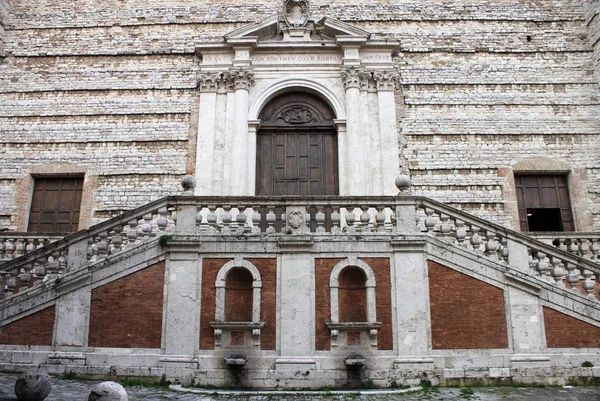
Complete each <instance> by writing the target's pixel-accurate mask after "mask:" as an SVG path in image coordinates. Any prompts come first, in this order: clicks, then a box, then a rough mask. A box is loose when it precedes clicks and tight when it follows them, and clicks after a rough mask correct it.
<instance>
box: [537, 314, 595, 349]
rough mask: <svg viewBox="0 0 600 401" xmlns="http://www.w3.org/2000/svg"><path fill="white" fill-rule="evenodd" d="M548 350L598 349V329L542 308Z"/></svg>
mask: <svg viewBox="0 0 600 401" xmlns="http://www.w3.org/2000/svg"><path fill="white" fill-rule="evenodd" d="M544 327H545V328H546V345H547V347H548V348H588V347H590V348H595V347H600V327H597V326H594V325H591V324H589V323H586V322H583V321H581V320H579V319H576V318H574V317H571V316H568V315H565V314H564V313H561V312H558V311H555V310H554V309H550V308H546V307H544Z"/></svg>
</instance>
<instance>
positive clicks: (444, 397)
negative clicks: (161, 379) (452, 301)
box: [0, 374, 600, 401]
mask: <svg viewBox="0 0 600 401" xmlns="http://www.w3.org/2000/svg"><path fill="white" fill-rule="evenodd" d="M17 377H18V376H17V375H12V374H0V396H12V395H14V385H15V381H16V379H17ZM53 383H54V387H53V389H52V392H51V393H50V396H49V397H48V398H46V401H85V400H87V398H88V395H89V393H90V390H91V388H92V387H93V386H94V384H96V382H93V381H80V380H62V379H58V378H56V377H54V378H53ZM471 392H472V394H471ZM127 393H128V396H129V401H141V400H145V401H148V400H156V401H161V400H175V401H211V400H214V401H237V400H243V401H286V400H290V401H321V400H327V401H328V400H332V401H338V400H339V401H349V400H356V401H386V400H392V401H416V400H432V401H433V400H441V401H451V400H452V401H454V400H456V401H459V400H473V401H600V387H578V388H562V387H548V388H533V387H526V388H519V387H486V388H472V389H471V388H463V389H461V388H440V389H436V388H434V389H433V390H430V391H428V392H423V391H419V392H414V393H411V394H373V393H369V392H368V391H365V392H363V394H350V393H347V394H342V395H331V394H323V393H321V394H318V395H317V394H311V395H278V394H277V393H273V394H269V395H249V394H244V395H240V394H222V395H216V394H214V393H213V394H190V393H178V392H174V391H168V390H163V389H155V388H143V387H127Z"/></svg>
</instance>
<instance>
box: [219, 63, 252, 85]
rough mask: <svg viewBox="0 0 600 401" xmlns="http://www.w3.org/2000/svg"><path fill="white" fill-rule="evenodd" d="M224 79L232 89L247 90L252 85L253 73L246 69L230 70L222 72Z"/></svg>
mask: <svg viewBox="0 0 600 401" xmlns="http://www.w3.org/2000/svg"><path fill="white" fill-rule="evenodd" d="M224 76H225V77H226V79H227V80H228V81H229V82H230V84H231V85H232V87H233V89H234V90H238V89H245V90H249V89H250V88H251V87H253V86H254V83H255V82H254V73H253V72H252V71H249V70H246V69H242V68H240V69H237V70H230V71H229V72H226V73H224Z"/></svg>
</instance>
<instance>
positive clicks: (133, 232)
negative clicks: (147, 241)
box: [127, 219, 138, 245]
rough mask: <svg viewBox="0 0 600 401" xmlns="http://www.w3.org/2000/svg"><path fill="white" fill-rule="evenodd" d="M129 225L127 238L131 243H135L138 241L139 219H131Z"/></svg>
mask: <svg viewBox="0 0 600 401" xmlns="http://www.w3.org/2000/svg"><path fill="white" fill-rule="evenodd" d="M127 225H128V226H129V229H128V230H127V240H128V242H129V244H131V245H133V244H135V243H137V241H138V232H137V226H138V221H137V219H131V220H129V221H128V222H127Z"/></svg>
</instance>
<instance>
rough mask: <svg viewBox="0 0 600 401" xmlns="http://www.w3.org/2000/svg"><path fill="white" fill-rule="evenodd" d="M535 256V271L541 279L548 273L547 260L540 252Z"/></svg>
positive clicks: (548, 264) (548, 265)
mask: <svg viewBox="0 0 600 401" xmlns="http://www.w3.org/2000/svg"><path fill="white" fill-rule="evenodd" d="M536 256H537V259H538V262H537V265H536V269H537V271H538V272H539V273H540V276H541V277H542V278H546V277H545V276H546V275H547V274H548V272H549V271H550V263H549V259H548V258H547V257H546V254H545V253H544V252H542V251H538V252H537V255H536Z"/></svg>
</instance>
